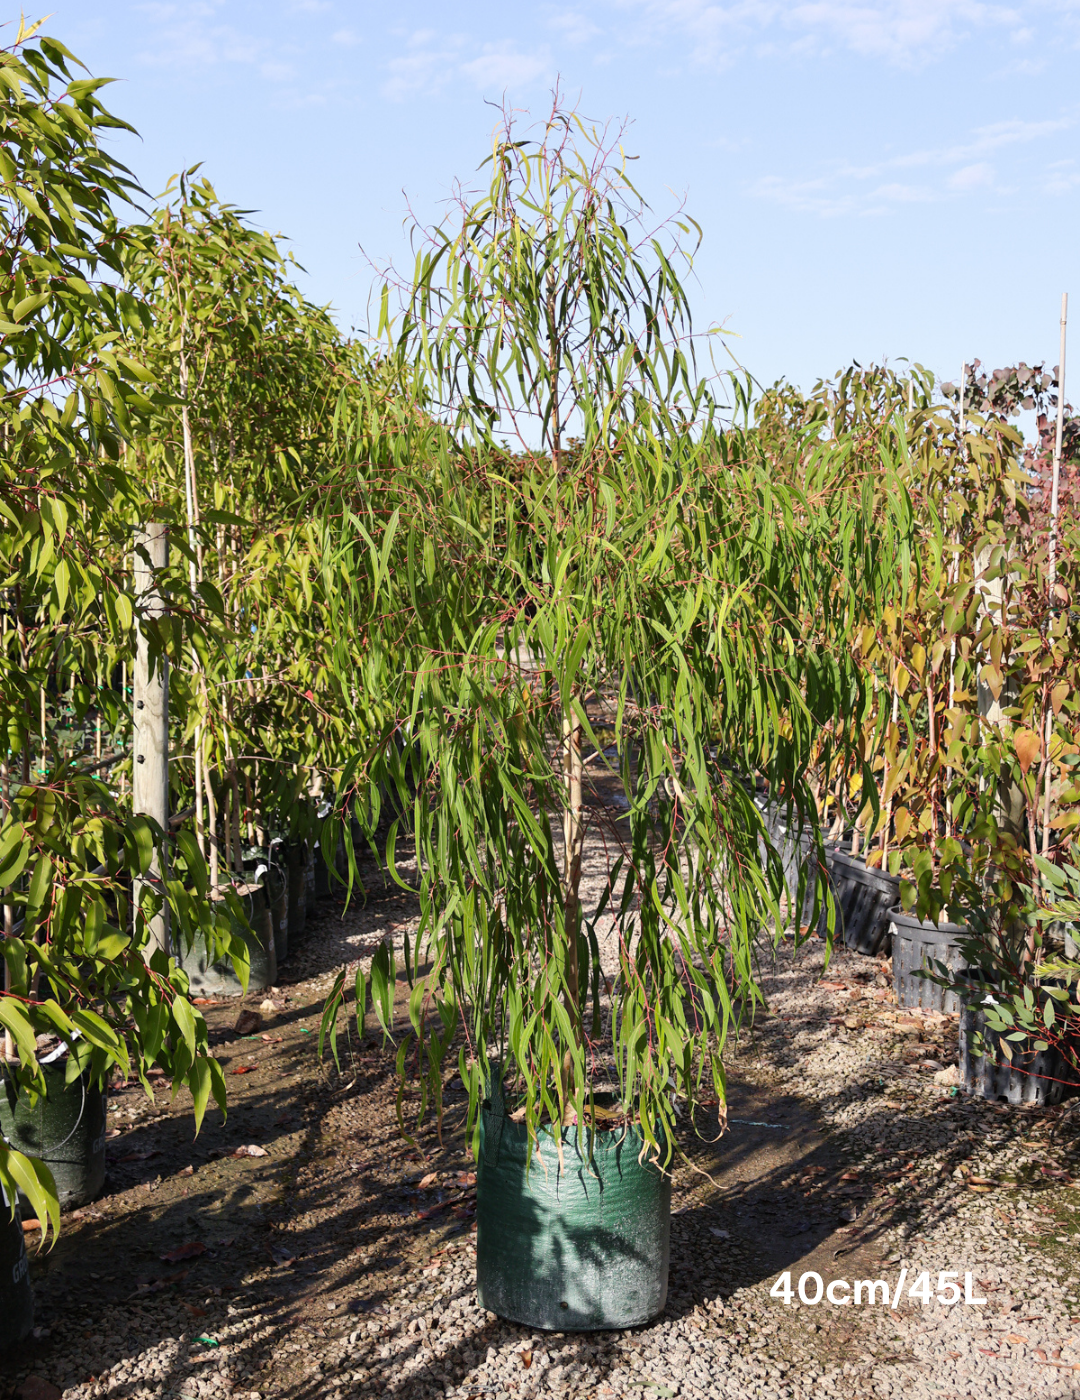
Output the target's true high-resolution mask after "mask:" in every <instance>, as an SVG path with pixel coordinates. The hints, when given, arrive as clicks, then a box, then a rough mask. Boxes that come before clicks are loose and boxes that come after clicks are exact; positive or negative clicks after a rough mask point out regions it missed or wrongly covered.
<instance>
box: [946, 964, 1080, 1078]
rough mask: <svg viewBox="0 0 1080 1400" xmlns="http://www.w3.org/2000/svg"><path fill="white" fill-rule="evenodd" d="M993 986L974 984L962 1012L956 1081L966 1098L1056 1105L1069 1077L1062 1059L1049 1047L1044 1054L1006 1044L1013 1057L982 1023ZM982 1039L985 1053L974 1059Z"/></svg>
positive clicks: (1043, 1051)
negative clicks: (977, 1097)
mask: <svg viewBox="0 0 1080 1400" xmlns="http://www.w3.org/2000/svg"><path fill="white" fill-rule="evenodd" d="M991 996H993V988H991V987H988V986H987V985H986V983H979V984H976V983H972V990H971V993H970V997H969V999H968V1001H967V1005H965V1006H964V1008H963V1009H962V1010H961V1012H960V1082H961V1084H962V1085H963V1086H964V1088H965V1089H966V1090H967V1092H968V1093H969V1094H978V1095H979V1096H980V1097H981V1098H984V1099H991V1100H993V1101H995V1102H997V1103H1030V1104H1044V1105H1049V1104H1056V1103H1060V1102H1061V1098H1062V1095H1063V1094H1064V1092H1065V1088H1066V1085H1065V1079H1066V1078H1067V1077H1069V1070H1068V1066H1067V1065H1066V1062H1065V1059H1064V1057H1063V1056H1062V1054H1061V1053H1060V1051H1058V1050H1056V1049H1055V1048H1054V1047H1053V1046H1050V1048H1049V1049H1047V1050H1035V1049H1033V1048H1025V1046H1024V1044H1023V1042H1020V1043H1019V1044H1016V1043H1013V1044H1011V1045H1010V1047H1009V1048H1010V1049H1011V1050H1012V1058H1011V1060H1010V1059H1009V1057H1008V1056H1007V1055H1006V1054H1005V1053H1004V1051H1003V1050H1002V1049H1001V1037H1000V1036H999V1035H998V1034H997V1032H996V1031H993V1030H990V1029H988V1027H987V1025H986V1011H985V1006H986V998H987V997H991ZM980 1037H981V1043H982V1046H983V1048H984V1051H985V1053H984V1054H983V1055H978V1054H977V1053H976V1051H975V1042H976V1040H978V1039H979V1038H980Z"/></svg>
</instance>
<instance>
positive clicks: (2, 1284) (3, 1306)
mask: <svg viewBox="0 0 1080 1400" xmlns="http://www.w3.org/2000/svg"><path fill="white" fill-rule="evenodd" d="M33 1325H34V1295H33V1293H32V1291H31V1289H30V1261H29V1260H28V1259H27V1257H26V1243H25V1240H24V1239H23V1229H22V1219H21V1217H20V1214H19V1207H18V1205H16V1207H15V1217H14V1219H12V1218H11V1203H10V1202H9V1201H8V1198H7V1195H6V1193H5V1192H4V1189H3V1187H0V1351H6V1350H7V1349H8V1347H13V1346H16V1345H17V1344H18V1343H19V1342H21V1341H23V1340H24V1338H26V1337H28V1336H29V1335H30V1329H31V1328H32V1327H33Z"/></svg>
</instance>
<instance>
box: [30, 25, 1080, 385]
mask: <svg viewBox="0 0 1080 1400" xmlns="http://www.w3.org/2000/svg"><path fill="white" fill-rule="evenodd" d="M46 31H47V32H49V33H52V34H54V35H56V36H57V37H59V38H62V39H63V40H64V41H65V42H66V43H67V44H68V46H69V47H70V48H72V49H73V50H74V51H75V53H76V54H78V55H79V57H80V58H82V59H83V61H84V62H85V63H86V64H87V66H88V67H89V68H90V69H91V71H93V72H94V73H95V74H98V75H108V76H111V77H116V78H118V79H121V80H122V81H120V82H118V83H117V84H116V85H115V86H113V87H112V88H111V89H110V90H109V92H108V94H107V96H106V101H107V103H108V104H109V105H111V106H112V108H113V109H114V110H115V111H116V112H117V113H119V114H120V115H122V116H124V117H125V118H126V119H127V120H129V121H130V122H132V124H133V125H134V126H135V127H137V129H138V130H139V132H140V134H141V140H140V141H138V142H135V141H133V140H131V139H122V140H120V141H119V142H118V143H117V150H118V153H119V154H120V155H121V157H122V158H123V159H125V160H126V161H127V163H128V164H130V165H131V166H132V167H133V169H134V170H135V173H136V174H137V175H138V176H139V178H140V179H141V180H142V182H143V184H144V185H145V186H146V188H147V189H149V190H152V191H157V190H159V189H160V188H162V187H163V186H164V184H165V181H166V180H167V178H168V176H169V175H170V174H171V173H172V172H174V171H176V170H179V169H181V168H182V167H185V166H188V165H191V164H194V163H195V162H196V161H203V162H204V170H205V172H206V173H207V174H208V175H209V177H210V178H211V179H212V181H213V182H214V184H215V186H216V187H217V190H218V193H219V195H221V196H222V198H225V199H227V200H229V201H230V202H232V203H235V204H238V205H241V206H242V207H246V208H251V209H255V210H258V211H259V213H258V216H257V220H256V221H257V222H259V223H260V224H261V225H262V226H264V227H267V228H269V229H271V230H272V231H279V230H280V231H282V232H284V233H286V234H288V235H289V237H290V238H291V240H292V247H293V250H294V252H295V255H296V257H297V258H298V259H299V261H300V262H302V263H303V264H304V265H305V267H306V268H307V270H308V276H307V277H306V278H305V279H303V285H304V289H305V291H306V292H307V293H308V295H310V296H312V297H313V298H315V299H317V300H319V301H328V302H332V303H333V305H334V307H335V308H336V310H337V314H338V316H339V319H340V320H341V322H342V324H343V325H346V326H349V325H363V324H364V323H365V322H366V318H367V298H368V290H369V287H370V283H371V270H370V264H369V262H368V256H367V255H369V256H370V258H371V259H373V260H375V261H376V262H382V261H384V260H386V259H388V258H395V259H397V260H398V261H399V263H400V264H401V265H407V264H408V263H409V262H410V256H409V252H408V244H407V241H406V235H405V231H404V221H405V219H406V215H407V212H408V209H409V208H411V209H412V210H413V211H414V212H415V213H416V214H417V215H418V216H419V217H421V218H422V219H423V220H431V219H433V218H436V217H438V216H439V214H440V212H441V208H442V201H444V200H445V199H446V198H447V196H448V195H449V193H450V190H451V187H452V183H453V181H454V180H455V179H456V178H460V179H462V180H464V181H466V182H469V181H470V180H473V179H475V178H476V177H475V171H476V167H477V165H478V163H479V161H480V160H481V159H482V158H483V156H484V154H485V153H486V150H487V148H488V138H489V133H490V131H491V128H492V126H493V124H494V120H495V117H496V115H497V113H496V112H495V110H494V109H493V108H492V107H491V106H489V105H486V104H487V103H489V102H494V103H500V102H501V101H502V99H503V97H504V95H505V97H506V98H507V99H508V100H509V101H510V102H511V103H512V104H513V105H514V106H516V107H519V108H527V109H530V110H532V111H534V112H536V113H537V114H538V115H539V114H540V113H542V112H543V111H544V109H545V106H546V103H547V101H548V93H549V91H550V88H551V86H552V84H553V83H554V82H555V81H556V80H557V79H560V80H561V82H562V85H563V87H564V89H565V91H566V92H567V94H568V95H569V96H570V97H571V98H573V99H575V100H576V101H577V103H578V105H579V107H580V110H581V111H582V113H583V114H585V115H587V116H589V117H592V118H596V119H605V118H608V117H614V118H617V119H628V120H629V121H630V122H631V125H630V127H629V130H628V132H627V135H626V138H625V144H626V147H627V149H628V150H629V151H631V152H633V153H635V154H637V155H638V156H639V157H640V160H639V162H638V164H637V165H636V166H635V167H634V175H635V180H636V182H637V183H638V185H639V188H641V189H642V190H643V192H644V193H645V194H646V196H647V198H648V199H649V200H650V203H651V204H652V206H653V208H654V209H655V210H656V212H657V213H664V212H667V211H668V210H669V209H671V208H673V207H674V206H675V204H676V203H677V201H678V200H679V199H682V198H683V196H685V199H686V207H687V209H688V211H689V212H690V213H691V214H693V215H694V217H695V218H696V219H697V220H698V222H699V223H701V224H702V225H703V227H704V231H705V240H704V243H703V244H702V247H701V250H700V252H699V254H698V258H697V261H696V265H695V273H696V280H697V285H696V287H695V289H694V298H693V299H694V305H695V314H696V318H697V321H698V323H699V325H700V326H702V327H704V326H706V325H709V324H712V323H716V324H722V325H724V326H726V327H727V328H728V329H729V330H731V331H733V332H735V333H736V334H737V336H738V339H733V340H732V341H731V345H732V348H733V350H734V352H735V353H736V354H737V355H738V356H739V358H740V359H741V361H742V362H743V363H745V365H746V366H747V367H748V368H749V369H750V370H751V371H752V372H753V373H754V374H755V375H756V376H757V377H758V378H759V379H760V380H762V381H763V382H771V381H772V380H773V379H775V378H777V377H779V376H781V375H784V376H786V377H787V378H789V379H791V380H793V381H794V382H796V383H800V384H803V385H804V386H809V385H811V384H812V383H813V381H814V379H815V378H816V377H817V376H818V375H821V374H829V373H831V372H833V371H835V370H836V369H838V368H839V367H840V366H841V365H843V364H845V363H847V362H849V361H850V360H852V359H859V360H861V361H862V362H864V363H865V362H867V361H869V360H874V359H876V360H881V359H883V358H885V357H888V358H889V359H890V360H893V361H895V360H897V359H899V358H901V357H904V356H906V357H909V358H911V359H916V360H919V361H921V362H922V363H924V364H926V365H928V366H929V367H931V368H932V369H934V370H935V371H936V372H938V373H939V374H940V375H941V376H942V377H944V378H954V377H955V376H956V375H957V374H958V372H959V367H960V362H961V361H962V360H963V359H965V358H971V357H973V356H976V355H977V356H980V357H981V358H982V360H983V363H984V364H985V365H986V366H987V367H990V368H992V367H994V366H996V365H999V364H1005V363H1013V362H1015V361H1016V360H1019V359H1024V360H1027V361H1028V362H1029V363H1031V362H1034V361H1036V360H1039V359H1041V358H1046V359H1047V360H1048V361H1049V362H1050V363H1054V362H1056V359H1057V322H1058V314H1059V302H1060V296H1061V292H1062V291H1065V290H1070V291H1072V292H1073V293H1074V298H1073V300H1074V314H1075V321H1074V324H1075V326H1076V328H1077V331H1078V332H1080V275H1078V274H1080V240H1078V235H1077V230H1078V227H1080V220H1078V215H1080V85H1078V82H1077V78H1078V75H1080V0H1020V3H1014V4H1001V5H998V4H983V3H979V2H978V0H812V2H811V3H784V0H737V2H736V3H727V4H725V3H717V4H709V3H704V2H703V0H589V2H588V3H582V4H578V5H575V6H564V5H560V4H552V5H547V4H529V5H520V4H513V3H504V4H488V3H478V0H466V3H463V4H458V5H456V6H448V5H436V4H432V3H427V0H392V2H391V3H385V4H372V3H362V2H361V0H185V3H168V2H167V0H57V3H56V7H55V9H54V10H53V11H52V17H51V18H50V20H49V21H48V24H47V25H46ZM361 248H362V249H363V251H361ZM1073 342H1074V344H1075V345H1076V346H1077V350H1076V351H1075V352H1074V353H1073V356H1072V361H1073V363H1074V364H1075V365H1076V366H1077V370H1076V372H1075V374H1074V375H1073V376H1071V379H1072V383H1073V384H1074V385H1080V335H1074V337H1073ZM1070 397H1071V398H1073V399H1074V401H1076V400H1077V399H1080V393H1074V394H1072V395H1070Z"/></svg>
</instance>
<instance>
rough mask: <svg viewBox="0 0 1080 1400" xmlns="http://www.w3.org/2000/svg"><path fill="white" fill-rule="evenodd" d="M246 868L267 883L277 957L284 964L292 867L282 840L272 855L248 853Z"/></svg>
mask: <svg viewBox="0 0 1080 1400" xmlns="http://www.w3.org/2000/svg"><path fill="white" fill-rule="evenodd" d="M244 871H245V873H246V874H247V877H248V879H249V880H250V879H251V877H252V875H258V876H259V877H260V878H261V880H262V883H263V884H264V885H265V886H266V898H267V901H268V902H269V905H270V927H271V929H272V931H273V934H274V959H275V961H276V962H277V963H279V964H280V963H282V962H284V960H285V959H286V958H287V957H288V955H289V871H288V867H287V865H286V864H285V856H284V852H283V850H282V846H281V843H280V841H277V842H274V843H273V845H272V846H271V847H270V854H269V855H268V856H267V855H265V854H264V853H263V852H262V851H257V852H255V853H253V854H252V855H250V856H247V857H245V859H244Z"/></svg>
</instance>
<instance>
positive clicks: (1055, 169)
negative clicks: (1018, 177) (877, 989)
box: [1043, 160, 1080, 194]
mask: <svg viewBox="0 0 1080 1400" xmlns="http://www.w3.org/2000/svg"><path fill="white" fill-rule="evenodd" d="M1078 187H1080V170H1077V169H1076V161H1075V160H1058V161H1054V162H1053V164H1052V165H1050V166H1049V167H1048V172H1047V178H1046V182H1045V184H1044V185H1043V189H1044V191H1045V192H1046V193H1047V194H1068V193H1069V192H1070V190H1075V189H1076V188H1078Z"/></svg>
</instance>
